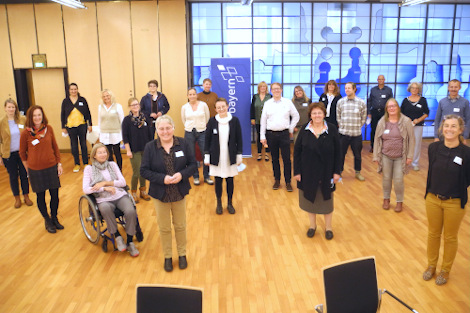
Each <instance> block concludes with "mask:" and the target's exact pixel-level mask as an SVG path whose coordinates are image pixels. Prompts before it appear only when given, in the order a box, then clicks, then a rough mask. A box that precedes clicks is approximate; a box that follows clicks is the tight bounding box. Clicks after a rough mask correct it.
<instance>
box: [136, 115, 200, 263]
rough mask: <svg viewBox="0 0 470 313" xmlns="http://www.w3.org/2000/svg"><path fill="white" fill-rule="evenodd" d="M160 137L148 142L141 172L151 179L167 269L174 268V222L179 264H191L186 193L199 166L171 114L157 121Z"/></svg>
mask: <svg viewBox="0 0 470 313" xmlns="http://www.w3.org/2000/svg"><path fill="white" fill-rule="evenodd" d="M155 126H156V128H157V135H158V138H157V139H155V140H152V141H151V142H149V143H147V145H146V146H145V150H144V155H143V157H142V165H141V167H140V174H141V175H142V176H143V177H145V178H146V179H148V180H149V181H150V188H149V195H150V196H151V197H152V198H154V199H153V203H154V205H155V210H156V212H157V222H158V228H159V230H160V239H161V242H162V248H163V254H164V257H165V263H164V266H163V268H164V269H165V271H167V272H171V271H172V270H173V262H172V239H171V223H172V222H173V226H174V228H175V238H176V246H177V249H178V256H179V268H180V269H185V268H186V267H187V266H188V263H187V260H186V202H185V199H184V197H185V196H186V195H187V194H188V193H189V189H191V185H190V184H189V177H191V175H193V173H194V171H195V170H196V159H195V158H194V155H193V154H192V153H191V149H190V148H189V146H188V144H187V143H186V141H185V140H184V139H183V138H181V137H175V136H173V134H174V129H175V124H174V123H173V120H172V119H171V117H169V116H168V115H163V116H160V117H159V118H158V119H157V120H156V123H155Z"/></svg>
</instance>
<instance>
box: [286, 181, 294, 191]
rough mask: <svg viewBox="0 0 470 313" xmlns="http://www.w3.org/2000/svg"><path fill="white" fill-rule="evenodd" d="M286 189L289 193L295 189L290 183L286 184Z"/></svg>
mask: <svg viewBox="0 0 470 313" xmlns="http://www.w3.org/2000/svg"><path fill="white" fill-rule="evenodd" d="M286 189H287V191H289V192H292V191H294V189H293V188H292V185H291V184H290V183H286Z"/></svg>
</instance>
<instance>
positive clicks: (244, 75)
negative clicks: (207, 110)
mask: <svg viewBox="0 0 470 313" xmlns="http://www.w3.org/2000/svg"><path fill="white" fill-rule="evenodd" d="M250 73H251V71H250V59H249V58H217V59H211V79H212V91H213V92H215V93H216V94H217V95H218V96H219V97H221V98H225V99H227V102H228V107H229V108H228V111H229V112H230V114H232V115H234V116H236V117H238V119H239V120H240V124H241V127H242V137H243V155H244V156H251V123H250V106H251V91H250V87H251V76H250Z"/></svg>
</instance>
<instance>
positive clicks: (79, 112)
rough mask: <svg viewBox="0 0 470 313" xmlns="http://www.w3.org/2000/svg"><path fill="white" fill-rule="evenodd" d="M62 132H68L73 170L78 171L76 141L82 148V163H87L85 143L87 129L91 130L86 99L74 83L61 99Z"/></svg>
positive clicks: (78, 162)
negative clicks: (67, 93) (73, 163)
mask: <svg viewBox="0 0 470 313" xmlns="http://www.w3.org/2000/svg"><path fill="white" fill-rule="evenodd" d="M60 120H61V123H62V132H63V133H64V134H68V135H69V138H70V147H71V150H72V155H73V159H74V161H75V166H74V168H73V172H74V173H76V172H78V171H80V158H79V153H78V142H80V149H81V150H82V162H83V165H87V164H88V149H87V145H86V133H87V130H88V131H89V132H91V125H92V123H91V114H90V109H89V108H88V103H87V102H86V99H85V98H83V97H82V96H80V93H79V92H78V86H77V84H75V83H71V84H70V85H69V96H68V97H67V98H65V99H64V100H63V101H62V109H61V113H60Z"/></svg>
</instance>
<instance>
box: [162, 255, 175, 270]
mask: <svg viewBox="0 0 470 313" xmlns="http://www.w3.org/2000/svg"><path fill="white" fill-rule="evenodd" d="M163 268H164V269H165V271H167V272H171V271H172V270H173V261H172V259H171V258H168V259H165V264H164V265H163Z"/></svg>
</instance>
